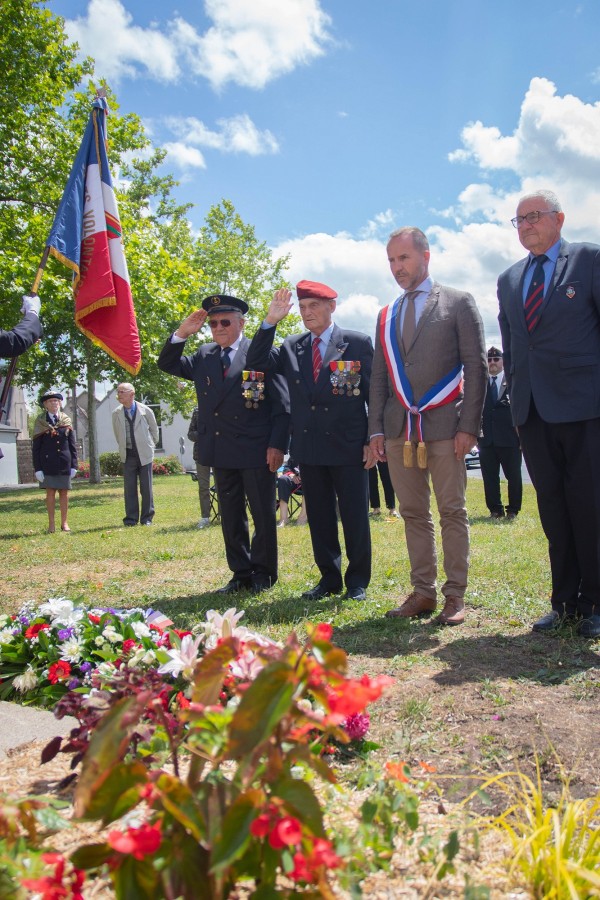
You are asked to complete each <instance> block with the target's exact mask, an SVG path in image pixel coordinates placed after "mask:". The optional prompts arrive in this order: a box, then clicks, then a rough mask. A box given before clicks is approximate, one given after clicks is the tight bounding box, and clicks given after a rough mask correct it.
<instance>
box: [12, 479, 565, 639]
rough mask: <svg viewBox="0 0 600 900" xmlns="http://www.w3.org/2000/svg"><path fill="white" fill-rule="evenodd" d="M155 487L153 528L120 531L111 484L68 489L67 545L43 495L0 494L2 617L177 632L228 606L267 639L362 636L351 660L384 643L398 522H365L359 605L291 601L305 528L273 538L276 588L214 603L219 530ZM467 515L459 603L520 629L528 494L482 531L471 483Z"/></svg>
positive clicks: (180, 494) (478, 486)
mask: <svg viewBox="0 0 600 900" xmlns="http://www.w3.org/2000/svg"><path fill="white" fill-rule="evenodd" d="M154 486H155V490H154V493H155V505H156V517H155V520H154V521H155V525H154V527H153V528H142V527H138V528H124V527H123V526H122V517H123V497H122V483H121V481H120V480H119V479H115V480H111V481H109V482H107V483H104V484H102V485H91V484H87V483H83V484H76V485H75V487H74V489H73V491H72V492H71V494H70V510H69V522H70V525H71V528H72V533H71V534H64V533H61V532H57V533H55V534H46V533H45V529H46V527H47V517H46V511H45V507H44V495H43V493H42V491H41V490H39V489H23V490H17V491H8V492H2V493H0V516H1V518H0V523H1V524H0V539H1V544H0V546H2V547H3V549H4V554H3V555H4V560H5V573H4V578H3V582H4V583H3V591H2V601H1V603H0V608H1V610H2V611H3V612H14V611H15V610H16V609H17V608H18V607H19V606H20V604H21V603H22V602H24V601H25V600H34V601H36V602H37V601H42V600H44V599H46V598H47V597H48V596H55V595H66V596H68V597H70V598H75V597H79V596H83V597H84V598H85V599H86V600H88V601H90V602H93V603H95V604H98V605H107V606H108V605H112V606H120V607H129V606H149V605H150V606H154V607H157V606H159V607H160V608H161V609H163V611H165V612H167V613H168V614H169V615H170V616H171V618H173V619H174V620H175V621H176V622H177V624H178V625H189V624H191V623H193V622H194V621H196V620H197V619H198V618H202V617H203V615H204V612H205V611H206V610H207V609H210V608H213V607H216V606H221V607H224V606H229V605H234V603H235V605H237V606H238V607H242V608H244V609H245V610H246V615H247V619H248V622H249V623H252V624H253V625H255V626H257V627H262V628H265V629H266V630H268V631H271V632H274V633H275V635H277V636H279V635H280V634H281V633H283V632H287V631H288V630H289V629H290V627H292V626H297V625H298V624H299V623H301V622H302V621H303V620H304V619H305V618H307V617H308V618H311V619H320V618H323V617H326V618H328V619H330V620H332V621H333V622H334V624H336V625H337V626H339V627H342V626H343V627H349V626H358V625H362V626H363V628H362V629H361V635H362V637H361V638H359V636H358V634H357V635H356V636H355V637H356V646H355V647H354V648H353V649H354V651H355V652H362V651H364V650H365V649H368V647H369V644H370V641H371V639H372V632H373V630H374V632H375V633H380V635H381V636H385V634H386V633H387V632H389V629H390V623H389V622H386V620H385V619H383V618H382V617H383V613H384V612H385V610H386V609H389V608H390V607H392V606H394V605H396V604H397V601H398V599H399V598H400V597H401V596H402V595H403V594H405V593H406V592H407V591H409V590H410V583H409V567H408V559H407V553H406V545H405V540H404V526H403V524H402V522H401V520H397V519H387V518H381V519H373V520H372V538H373V577H372V581H371V585H370V588H369V601H368V602H367V603H358V602H354V603H348V602H346V603H342V602H341V600H339V599H335V598H333V599H331V600H326V601H322V602H321V603H318V604H313V605H307V604H305V603H304V602H303V601H302V602H301V601H300V599H299V595H300V594H301V593H302V591H303V590H305V589H306V588H307V587H312V586H313V585H314V584H316V582H317V581H318V578H319V573H318V570H317V569H316V567H315V565H314V562H313V558H312V550H311V545H310V536H309V532H308V528H307V527H302V526H295V525H292V526H288V527H287V528H283V529H278V537H279V548H280V578H279V582H278V583H277V585H276V586H275V587H274V589H272V590H271V591H269V592H268V593H265V594H261V595H259V596H256V597H252V596H251V595H249V594H241V595H239V598H238V597H235V598H233V599H232V598H226V597H225V598H221V597H219V596H215V595H214V594H213V593H212V592H213V591H214V590H215V589H217V588H218V587H220V586H222V585H223V584H225V583H226V582H227V581H228V580H229V577H230V572H229V570H228V568H227V564H226V561H225V554H224V550H223V540H222V535H221V531H220V527H219V526H211V527H210V528H207V529H205V530H202V531H199V530H198V529H197V528H196V523H197V520H198V517H199V509H198V496H197V489H196V485H195V484H194V483H193V482H192V481H191V479H190V478H189V477H188V476H183V475H182V476H167V477H161V478H155V481H154ZM468 508H469V517H470V522H471V538H472V559H471V578H470V585H469V592H468V596H467V603H468V605H469V606H470V607H471V608H472V609H474V610H475V611H476V613H477V618H478V621H479V623H480V627H483V628H486V626H490V627H493V628H495V627H496V626H497V625H498V624H499V623H504V624H505V625H506V626H508V627H511V626H512V627H514V626H517V625H521V626H522V625H524V624H525V623H527V622H529V621H530V620H531V618H532V617H534V616H536V615H538V614H539V613H541V612H543V611H545V610H546V609H547V606H548V604H547V600H546V598H547V596H548V592H549V581H548V563H547V552H546V542H545V538H544V536H543V534H542V532H541V528H540V525H539V520H538V517H537V512H536V509H535V498H534V494H533V490H532V488H531V487H530V486H525V497H524V509H523V512H522V514H521V515H520V516H519V518H518V519H517V520H516V521H514V522H506V521H502V520H500V521H491V520H490V519H488V516H487V509H486V508H485V504H484V500H483V487H482V483H481V481H478V480H475V479H469V482H468ZM438 541H439V534H438ZM442 574H443V573H442ZM402 624H406V623H402ZM364 642H366V646H361V645H362V644H364ZM371 649H372V647H371Z"/></svg>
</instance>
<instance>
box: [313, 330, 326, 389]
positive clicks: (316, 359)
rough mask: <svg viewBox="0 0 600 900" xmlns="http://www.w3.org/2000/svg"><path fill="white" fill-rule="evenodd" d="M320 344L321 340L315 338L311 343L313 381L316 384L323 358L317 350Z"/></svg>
mask: <svg viewBox="0 0 600 900" xmlns="http://www.w3.org/2000/svg"><path fill="white" fill-rule="evenodd" d="M320 343H321V338H320V337H316V338H314V339H313V342H312V370H313V381H314V382H316V380H317V378H318V377H319V372H320V371H321V369H322V367H323V357H322V356H321V351H320V350H319V344H320Z"/></svg>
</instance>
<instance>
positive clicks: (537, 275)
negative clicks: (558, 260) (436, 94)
mask: <svg viewBox="0 0 600 900" xmlns="http://www.w3.org/2000/svg"><path fill="white" fill-rule="evenodd" d="M547 259H548V257H547V256H546V254H545V253H542V254H541V255H540V256H537V257H536V264H535V269H534V270H533V276H532V278H531V284H530V285H529V292H528V294H527V297H526V298H525V321H526V322H527V331H530V332H531V331H533V329H534V328H535V326H536V325H537V323H538V319H539V314H538V310H539V308H540V306H541V305H542V303H543V302H544V263H545V262H546V260H547Z"/></svg>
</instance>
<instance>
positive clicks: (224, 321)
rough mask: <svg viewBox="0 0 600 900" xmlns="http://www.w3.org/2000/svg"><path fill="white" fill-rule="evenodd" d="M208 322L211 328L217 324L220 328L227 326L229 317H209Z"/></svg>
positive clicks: (229, 322) (229, 321)
mask: <svg viewBox="0 0 600 900" xmlns="http://www.w3.org/2000/svg"><path fill="white" fill-rule="evenodd" d="M208 324H209V326H210V327H211V328H216V327H217V326H218V325H220V326H221V328H229V326H230V325H231V319H211V320H210V322H209V323H208Z"/></svg>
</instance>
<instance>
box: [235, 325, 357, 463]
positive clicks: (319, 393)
mask: <svg viewBox="0 0 600 900" xmlns="http://www.w3.org/2000/svg"><path fill="white" fill-rule="evenodd" d="M275 331H276V329H275V328H259V329H258V331H257V332H256V334H255V335H254V337H253V339H252V343H251V345H250V349H249V350H248V365H249V366H250V367H251V368H253V369H261V370H263V369H266V370H267V371H269V372H278V373H280V374H282V375H283V376H284V377H285V379H286V381H287V385H288V387H289V391H290V404H291V416H292V444H291V449H290V453H291V455H292V456H293V457H294V460H295V461H296V462H297V463H298V464H299V465H302V463H304V464H305V465H310V466H353V465H357V466H358V465H360V466H362V464H363V462H362V459H363V448H364V445H365V444H366V443H367V410H366V404H367V403H368V401H369V383H370V379H371V365H372V362H373V344H372V342H371V338H370V337H368V336H367V335H366V334H361V332H359V331H343V330H342V329H341V328H338V326H337V325H334V327H333V331H332V334H331V339H330V341H329V344H328V346H327V349H326V351H325V355H324V358H323V368H322V369H321V372H320V374H319V377H318V379H317V382H316V384H315V382H314V381H313V372H312V347H311V334H310V331H306V332H305V333H304V334H300V335H292V336H291V337H287V338H285V340H284V342H283V344H282V345H281V347H273V341H274V338H275ZM338 360H356V361H359V362H360V364H361V366H360V375H361V380H360V386H359V388H358V390H359V393H358V394H357V395H355V394H351V395H350V396H348V393H347V391H343V392H340V393H337V394H334V393H333V390H334V385H333V384H332V382H331V369H330V367H329V363H333V362H337V361H338Z"/></svg>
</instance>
